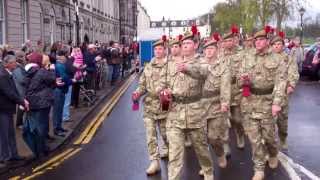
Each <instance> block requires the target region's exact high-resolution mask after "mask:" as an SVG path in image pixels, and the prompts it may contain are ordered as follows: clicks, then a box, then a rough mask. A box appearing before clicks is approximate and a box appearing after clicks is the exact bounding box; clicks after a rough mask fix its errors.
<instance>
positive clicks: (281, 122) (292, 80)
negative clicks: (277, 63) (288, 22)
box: [271, 36, 299, 149]
mask: <svg viewBox="0 0 320 180" xmlns="http://www.w3.org/2000/svg"><path fill="white" fill-rule="evenodd" d="M271 45H272V51H273V53H275V54H276V55H278V56H279V59H281V60H284V61H287V62H288V69H287V72H288V80H287V96H286V98H285V100H284V102H283V104H282V111H281V113H280V114H279V117H278V121H277V125H278V135H279V139H280V145H281V148H282V149H288V144H287V136H288V113H289V96H290V95H291V94H292V93H293V92H294V89H295V87H296V85H297V83H298V80H299V72H298V65H297V63H296V61H295V60H294V59H293V58H292V56H288V55H287V54H286V53H285V52H284V50H283V47H284V40H283V38H282V37H280V36H276V37H275V38H273V39H272V41H271Z"/></svg>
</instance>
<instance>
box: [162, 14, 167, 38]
mask: <svg viewBox="0 0 320 180" xmlns="http://www.w3.org/2000/svg"><path fill="white" fill-rule="evenodd" d="M164 23H165V19H164V16H163V17H162V26H163V34H166V27H165V24H164Z"/></svg>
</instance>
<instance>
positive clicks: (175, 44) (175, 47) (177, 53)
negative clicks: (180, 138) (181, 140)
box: [169, 35, 192, 147]
mask: <svg viewBox="0 0 320 180" xmlns="http://www.w3.org/2000/svg"><path fill="white" fill-rule="evenodd" d="M182 38H183V36H182V35H179V36H178V37H177V38H175V39H173V40H171V41H170V43H169V45H170V53H171V54H170V58H169V59H170V60H172V61H174V62H176V63H179V62H181V61H182V57H181V42H180V41H181V39H182ZM191 145H192V144H191V140H190V138H189V136H188V135H186V141H185V146H186V147H191Z"/></svg>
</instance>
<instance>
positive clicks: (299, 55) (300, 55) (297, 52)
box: [290, 37, 304, 73]
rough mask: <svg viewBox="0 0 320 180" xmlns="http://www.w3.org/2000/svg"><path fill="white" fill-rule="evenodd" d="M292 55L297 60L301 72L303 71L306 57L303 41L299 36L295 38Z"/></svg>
mask: <svg viewBox="0 0 320 180" xmlns="http://www.w3.org/2000/svg"><path fill="white" fill-rule="evenodd" d="M290 55H291V57H292V58H293V59H294V60H295V62H296V63H297V64H298V70H299V73H301V72H302V63H303V59H304V52H303V48H302V46H301V41H300V38H299V37H296V38H294V40H293V47H292V49H291V52H290Z"/></svg>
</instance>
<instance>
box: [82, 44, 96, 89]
mask: <svg viewBox="0 0 320 180" xmlns="http://www.w3.org/2000/svg"><path fill="white" fill-rule="evenodd" d="M96 57H97V50H96V45H94V44H89V45H88V51H87V52H85V53H84V63H85V64H86V65H87V67H86V72H87V80H86V81H87V88H88V89H93V90H95V89H96V85H95V82H96V76H97V66H96Z"/></svg>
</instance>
